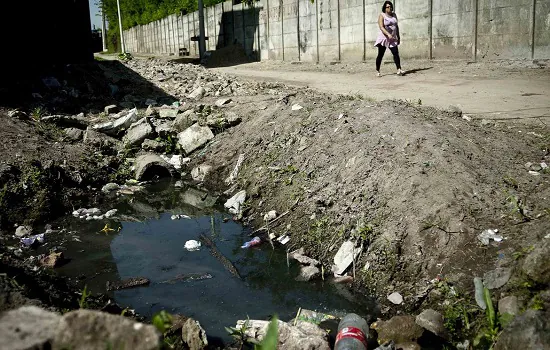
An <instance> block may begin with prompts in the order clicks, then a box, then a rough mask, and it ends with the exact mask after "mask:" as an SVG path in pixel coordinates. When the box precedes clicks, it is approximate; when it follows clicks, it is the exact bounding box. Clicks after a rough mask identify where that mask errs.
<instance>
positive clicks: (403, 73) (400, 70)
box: [397, 69, 405, 75]
mask: <svg viewBox="0 0 550 350" xmlns="http://www.w3.org/2000/svg"><path fill="white" fill-rule="evenodd" d="M397 75H405V71H404V70H402V69H398V70H397Z"/></svg>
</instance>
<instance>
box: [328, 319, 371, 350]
mask: <svg viewBox="0 0 550 350" xmlns="http://www.w3.org/2000/svg"><path fill="white" fill-rule="evenodd" d="M367 334H369V326H368V325H367V321H365V319H363V318H362V317H361V316H359V315H357V314H347V315H346V316H344V318H342V320H341V321H340V323H339V324H338V334H336V343H335V344H334V349H335V350H344V349H357V350H360V349H363V350H366V349H367Z"/></svg>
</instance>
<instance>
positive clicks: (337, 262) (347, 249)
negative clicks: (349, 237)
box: [332, 241, 361, 275]
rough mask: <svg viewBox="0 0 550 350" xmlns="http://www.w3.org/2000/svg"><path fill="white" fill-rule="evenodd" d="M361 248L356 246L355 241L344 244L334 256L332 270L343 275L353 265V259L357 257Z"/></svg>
mask: <svg viewBox="0 0 550 350" xmlns="http://www.w3.org/2000/svg"><path fill="white" fill-rule="evenodd" d="M360 252H361V248H355V243H354V242H352V241H346V242H344V243H343V244H342V246H341V247H340V249H338V252H337V253H336V255H335V256H334V266H333V267H332V272H334V273H336V274H338V275H341V274H342V273H344V271H346V269H347V268H348V267H349V266H350V265H351V263H352V262H353V260H354V259H355V258H357V256H358V255H359V253H360Z"/></svg>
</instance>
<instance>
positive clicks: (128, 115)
mask: <svg viewBox="0 0 550 350" xmlns="http://www.w3.org/2000/svg"><path fill="white" fill-rule="evenodd" d="M115 118H116V119H115V120H114V121H108V122H105V123H100V124H95V125H93V126H92V129H93V130H95V131H97V132H101V133H104V134H108V135H114V136H116V135H118V134H119V133H120V132H121V131H122V130H126V129H128V128H129V127H130V125H132V124H133V123H135V122H137V121H138V119H139V116H138V114H137V109H136V108H133V109H131V110H130V111H128V112H120V113H118V114H117V115H116V117H115Z"/></svg>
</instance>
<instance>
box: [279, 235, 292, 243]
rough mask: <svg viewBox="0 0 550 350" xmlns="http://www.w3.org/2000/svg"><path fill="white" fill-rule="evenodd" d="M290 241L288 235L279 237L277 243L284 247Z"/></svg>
mask: <svg viewBox="0 0 550 350" xmlns="http://www.w3.org/2000/svg"><path fill="white" fill-rule="evenodd" d="M289 241H290V237H288V236H287V235H284V236H279V238H277V242H279V243H281V244H282V245H285V244H287V243H288V242H289Z"/></svg>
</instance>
